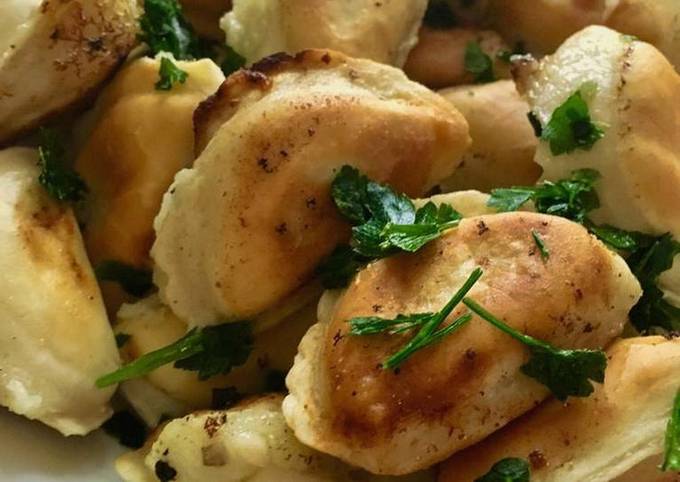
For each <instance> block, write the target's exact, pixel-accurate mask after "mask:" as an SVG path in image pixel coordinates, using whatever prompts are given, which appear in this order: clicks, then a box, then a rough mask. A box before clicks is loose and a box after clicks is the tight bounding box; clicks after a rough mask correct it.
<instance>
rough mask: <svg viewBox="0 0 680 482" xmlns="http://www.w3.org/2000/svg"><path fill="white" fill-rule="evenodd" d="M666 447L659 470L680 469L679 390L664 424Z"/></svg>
mask: <svg viewBox="0 0 680 482" xmlns="http://www.w3.org/2000/svg"><path fill="white" fill-rule="evenodd" d="M665 445H666V449H665V451H664V457H663V464H661V470H663V471H664V472H666V471H669V470H670V471H673V472H678V471H680V390H678V391H677V393H676V394H675V400H674V401H673V411H672V412H671V418H670V419H669V420H668V425H667V426H666V441H665Z"/></svg>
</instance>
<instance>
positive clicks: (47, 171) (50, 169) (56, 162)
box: [38, 128, 87, 202]
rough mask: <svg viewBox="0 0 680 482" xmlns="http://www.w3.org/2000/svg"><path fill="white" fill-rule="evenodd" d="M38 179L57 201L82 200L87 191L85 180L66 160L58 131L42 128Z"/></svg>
mask: <svg viewBox="0 0 680 482" xmlns="http://www.w3.org/2000/svg"><path fill="white" fill-rule="evenodd" d="M38 156H39V160H38V165H39V166H40V176H39V177H38V181H39V182H40V184H41V185H42V186H43V187H44V188H45V190H47V192H48V193H49V194H50V196H52V197H53V198H54V199H56V200H57V201H69V202H76V201H80V200H81V199H82V198H83V196H84V194H85V193H86V192H87V186H86V185H85V182H83V180H82V179H81V178H80V176H79V175H78V173H77V172H76V171H74V170H73V169H71V168H70V167H68V166H67V165H66V162H65V159H64V158H65V157H66V150H65V149H64V146H63V145H62V143H61V141H60V140H59V136H58V135H57V133H56V131H54V130H52V129H46V128H41V129H40V145H39V146H38Z"/></svg>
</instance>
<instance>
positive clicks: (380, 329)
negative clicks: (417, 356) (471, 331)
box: [349, 268, 482, 369]
mask: <svg viewBox="0 0 680 482" xmlns="http://www.w3.org/2000/svg"><path fill="white" fill-rule="evenodd" d="M481 276H482V270H481V268H477V269H475V270H474V271H473V272H472V274H470V276H469V277H468V279H467V281H465V283H464V284H463V286H461V288H460V289H459V290H458V291H457V292H456V293H455V294H454V295H453V297H452V298H451V299H450V300H449V302H448V303H447V304H446V305H445V306H444V308H442V309H441V310H440V311H438V312H437V313H416V314H412V315H398V316H397V317H396V318H394V319H386V318H379V317H377V316H369V317H357V318H352V319H350V320H349V324H350V332H349V333H350V335H354V336H363V335H377V334H380V333H386V334H390V335H397V334H401V333H406V332H409V331H412V330H416V329H417V330H418V331H417V333H416V334H415V336H413V338H411V340H410V341H409V342H408V343H406V345H404V346H403V347H402V348H401V349H400V350H399V351H397V352H396V353H394V354H392V355H390V356H389V357H388V358H386V359H385V360H384V361H383V363H382V367H383V368H385V369H395V368H397V367H398V366H399V365H401V364H402V363H404V361H406V360H407V359H408V358H409V357H410V356H411V355H413V354H414V353H416V352H417V351H420V350H422V349H423V348H426V347H428V346H430V345H433V344H435V343H437V342H439V341H440V340H441V339H442V338H444V337H445V336H447V335H450V334H451V333H453V332H454V331H456V330H458V328H460V327H461V326H463V325H464V324H465V323H467V322H468V321H470V319H471V318H472V316H471V315H470V314H469V313H467V314H464V315H462V316H459V317H457V318H456V319H455V320H453V321H452V322H451V323H450V324H449V325H447V326H446V327H444V328H440V326H441V324H442V323H443V322H444V321H445V320H446V318H447V317H448V316H449V315H450V314H451V312H452V311H453V310H454V309H455V308H456V306H457V305H458V304H460V302H461V301H462V300H463V298H464V297H465V295H466V294H467V293H468V292H469V291H470V290H471V289H472V287H473V286H474V284H475V283H476V282H477V280H479V278H480V277H481Z"/></svg>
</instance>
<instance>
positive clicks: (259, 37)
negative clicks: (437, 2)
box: [222, 0, 427, 66]
mask: <svg viewBox="0 0 680 482" xmlns="http://www.w3.org/2000/svg"><path fill="white" fill-rule="evenodd" d="M232 3H233V8H232V10H231V12H229V13H228V14H227V15H225V16H224V18H223V19H222V28H223V29H224V31H225V33H226V36H227V44H229V45H230V46H231V47H233V48H234V49H235V50H236V51H237V52H238V53H240V54H241V55H243V56H244V57H245V58H246V60H247V61H248V63H252V62H256V61H258V60H260V59H261V58H263V57H266V56H268V55H272V54H274V53H277V52H287V53H290V54H293V53H296V52H299V51H300V50H304V49H312V48H317V49H333V50H338V51H340V52H343V53H345V54H347V55H350V56H352V57H361V58H367V59H371V60H375V61H376V62H382V63H386V64H392V65H396V66H401V65H403V64H404V61H405V60H406V56H407V55H408V52H409V50H411V48H412V47H413V46H414V45H415V43H416V39H417V33H418V27H419V26H420V21H421V19H422V18H423V14H424V13H425V7H426V5H427V0H409V1H406V2H405V1H403V0H381V1H379V2H376V1H375V0H342V1H337V0H234V1H233V2H232Z"/></svg>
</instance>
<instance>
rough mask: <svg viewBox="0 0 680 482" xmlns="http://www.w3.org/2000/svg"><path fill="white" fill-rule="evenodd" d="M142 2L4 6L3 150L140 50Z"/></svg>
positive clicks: (86, 0) (0, 70) (42, 0)
mask: <svg viewBox="0 0 680 482" xmlns="http://www.w3.org/2000/svg"><path fill="white" fill-rule="evenodd" d="M138 13H139V7H138V5H137V2H136V1H135V0H62V1H50V0H3V1H2V2H0V144H3V143H4V142H6V141H8V140H10V139H11V138H12V137H14V136H16V135H17V134H19V133H21V132H23V131H26V130H28V129H30V128H32V127H35V126H36V125H37V124H38V123H40V122H41V121H42V120H44V119H45V118H46V117H48V116H50V115H53V114H56V113H58V112H60V111H62V110H64V109H66V108H67V107H69V106H71V105H72V104H74V103H76V102H77V101H79V100H81V99H82V98H83V97H85V96H87V95H88V94H90V93H92V91H93V90H94V89H95V88H96V87H97V86H98V85H99V84H100V83H101V82H102V81H103V80H105V79H106V78H107V77H108V75H109V74H110V73H111V71H112V70H113V69H114V68H115V67H116V66H117V65H118V64H119V63H120V62H121V61H122V60H123V59H124V58H125V57H126V56H127V54H128V52H129V51H130V49H131V48H132V47H133V45H134V44H135V43H136V41H137V40H136V34H137V31H138V25H137V16H138Z"/></svg>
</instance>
